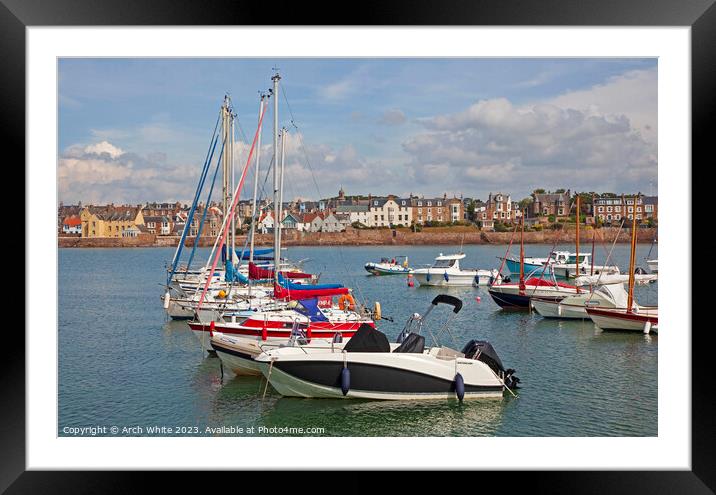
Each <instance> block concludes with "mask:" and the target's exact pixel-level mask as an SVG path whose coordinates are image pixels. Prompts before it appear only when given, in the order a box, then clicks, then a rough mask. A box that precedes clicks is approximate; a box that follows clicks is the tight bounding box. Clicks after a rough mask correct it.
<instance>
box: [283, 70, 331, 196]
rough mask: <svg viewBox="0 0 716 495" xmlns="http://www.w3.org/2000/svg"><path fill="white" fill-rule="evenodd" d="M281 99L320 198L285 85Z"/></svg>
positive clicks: (314, 175)
mask: <svg viewBox="0 0 716 495" xmlns="http://www.w3.org/2000/svg"><path fill="white" fill-rule="evenodd" d="M282 93H283V99H284V101H286V107H288V113H289V114H291V125H292V126H293V127H294V128H295V129H296V135H297V136H298V142H299V144H300V148H301V151H302V152H303V156H304V157H305V159H306V164H307V165H308V169H309V170H310V171H311V178H312V179H313V184H314V185H315V186H316V192H317V193H318V196H319V198H320V196H321V191H320V188H319V187H318V182H317V181H316V174H315V173H314V172H313V167H312V166H311V161H310V160H309V158H308V151H306V146H305V144H304V143H303V137H302V136H301V130H300V129H299V128H298V124H296V117H294V115H293V109H292V108H291V104H290V103H289V102H288V96H287V95H286V85H285V84H284V86H283V91H282Z"/></svg>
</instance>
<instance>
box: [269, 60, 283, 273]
mask: <svg viewBox="0 0 716 495" xmlns="http://www.w3.org/2000/svg"><path fill="white" fill-rule="evenodd" d="M271 80H272V81H273V94H272V96H273V211H274V214H273V244H274V246H273V250H274V254H273V280H274V285H275V284H278V271H279V266H280V264H281V245H280V242H281V239H280V238H279V235H278V221H277V220H276V218H277V217H278V82H279V81H280V80H281V76H279V75H278V72H276V74H274V76H273V77H272V78H271Z"/></svg>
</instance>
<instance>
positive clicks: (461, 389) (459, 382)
mask: <svg viewBox="0 0 716 495" xmlns="http://www.w3.org/2000/svg"><path fill="white" fill-rule="evenodd" d="M455 395H457V398H458V400H459V401H460V402H462V400H463V399H464V398H465V380H463V378H462V375H461V374H460V373H457V374H456V375H455Z"/></svg>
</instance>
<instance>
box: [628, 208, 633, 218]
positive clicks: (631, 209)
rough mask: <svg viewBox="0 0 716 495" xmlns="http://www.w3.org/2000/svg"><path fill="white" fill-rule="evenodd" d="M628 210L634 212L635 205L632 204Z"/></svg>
mask: <svg viewBox="0 0 716 495" xmlns="http://www.w3.org/2000/svg"><path fill="white" fill-rule="evenodd" d="M628 210H629V213H632V212H633V211H634V207H633V206H630V207H629V208H628ZM630 218H631V217H630Z"/></svg>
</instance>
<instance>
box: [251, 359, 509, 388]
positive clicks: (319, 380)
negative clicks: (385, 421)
mask: <svg viewBox="0 0 716 495" xmlns="http://www.w3.org/2000/svg"><path fill="white" fill-rule="evenodd" d="M341 354H342V353H338V355H337V356H335V359H332V360H320V359H316V360H309V361H282V360H280V359H279V360H276V361H274V362H273V364H272V365H270V366H269V367H267V368H265V369H264V371H263V372H264V376H266V377H267V379H268V380H269V382H270V383H271V385H272V386H273V387H274V388H275V389H276V391H277V392H279V393H280V394H281V395H284V396H288V397H305V398H308V397H311V398H333V399H374V400H435V399H449V398H456V392H455V380H454V376H455V363H454V361H446V362H445V363H440V365H438V366H439V368H440V369H435V368H436V366H432V367H429V368H430V369H429V372H428V373H425V372H420V371H418V369H419V365H420V364H424V363H420V361H422V359H421V357H420V356H421V355H418V356H415V357H413V356H409V357H408V356H406V359H405V361H409V360H410V358H411V357H412V358H413V359H414V360H415V362H414V363H412V364H417V365H418V368H416V367H414V366H410V364H411V363H409V362H401V363H398V364H396V365H395V366H385V365H380V364H377V363H375V362H367V361H364V360H363V358H362V357H360V358H358V359H360V360H361V361H360V362H356V361H355V359H356V357H355V355H351V354H350V353H349V354H348V358H347V363H346V365H345V366H346V367H347V368H348V369H349V371H350V387H349V390H348V392H347V393H346V394H345V395H344V394H343V391H342V389H341V373H342V370H343V367H344V363H343V360H342V359H343V358H342V356H341ZM360 354H363V353H360ZM378 354H380V353H378ZM369 360H370V358H369ZM373 360H375V357H373ZM463 361H471V360H463ZM481 365H482V366H481ZM469 366H474V367H475V370H474V371H473V370H469V369H468V365H466V364H465V363H461V364H459V365H458V366H457V368H458V371H459V372H460V373H461V374H462V375H463V377H464V382H465V396H464V398H465V399H477V398H490V397H492V398H500V397H502V396H503V391H504V386H503V385H502V383H501V382H500V381H499V380H498V379H497V377H495V376H494V375H492V376H490V375H491V372H490V371H489V369H488V371H485V370H484V369H482V368H483V367H486V366H487V365H484V363H481V362H479V361H472V363H470V365H469ZM478 367H479V368H481V369H477V368H478Z"/></svg>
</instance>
